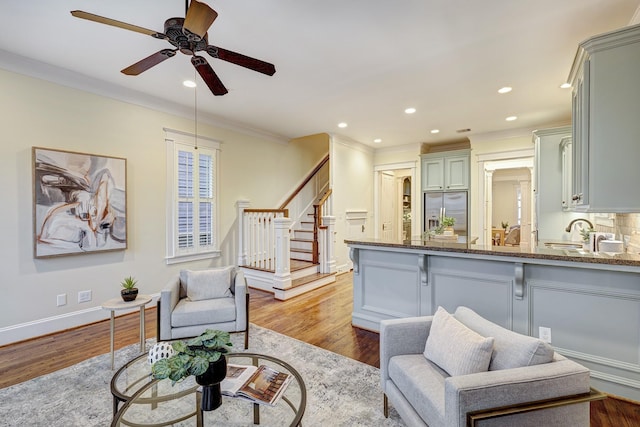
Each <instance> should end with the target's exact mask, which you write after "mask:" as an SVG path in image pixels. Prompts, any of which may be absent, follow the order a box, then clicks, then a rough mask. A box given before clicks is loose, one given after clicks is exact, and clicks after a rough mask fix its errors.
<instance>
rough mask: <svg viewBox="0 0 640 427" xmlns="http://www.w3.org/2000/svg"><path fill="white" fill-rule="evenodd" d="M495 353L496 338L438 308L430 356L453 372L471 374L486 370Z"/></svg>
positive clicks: (427, 351)
mask: <svg viewBox="0 0 640 427" xmlns="http://www.w3.org/2000/svg"><path fill="white" fill-rule="evenodd" d="M492 352H493V338H492V337H483V336H482V335H480V334H478V333H477V332H474V331H472V330H471V329H469V328H467V327H466V326H465V325H463V324H462V323H460V322H459V321H457V320H456V319H455V318H454V317H453V316H452V315H450V314H449V313H447V312H446V310H445V309H444V308H442V307H438V310H437V311H436V314H435V315H434V316H433V321H432V323H431V330H430V331H429V336H428V337H427V343H426V345H425V348H424V356H425V357H426V358H427V359H429V360H430V361H432V362H433V363H435V364H436V365H438V366H439V367H441V368H442V369H444V370H445V371H446V372H447V373H448V374H449V375H452V376H453V375H467V374H474V373H476V372H486V371H487V370H488V369H489V362H490V361H491V353H492Z"/></svg>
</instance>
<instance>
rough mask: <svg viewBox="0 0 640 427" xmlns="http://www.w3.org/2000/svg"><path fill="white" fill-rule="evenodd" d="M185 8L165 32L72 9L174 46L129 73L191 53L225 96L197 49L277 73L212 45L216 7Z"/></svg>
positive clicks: (271, 67) (206, 78)
mask: <svg viewBox="0 0 640 427" xmlns="http://www.w3.org/2000/svg"><path fill="white" fill-rule="evenodd" d="M185 9H186V15H185V17H184V18H169V19H167V20H166V21H165V22H164V33H160V32H156V31H153V30H149V29H147V28H143V27H139V26H137V25H132V24H127V23H126V22H121V21H116V20H115V19H110V18H105V17H103V16H99V15H94V14H92V13H88V12H83V11H81V10H73V11H71V15H73V16H75V17H76V18H81V19H87V20H89V21H94V22H98V23H100V24H106V25H112V26H114V27H119V28H124V29H125V30H129V31H135V32H137V33H142V34H146V35H149V36H151V37H154V38H156V39H163V40H167V41H168V42H169V43H171V44H172V45H173V46H174V49H162V50H160V51H158V52H156V53H154V54H152V55H149V56H148V57H146V58H144V59H142V60H140V61H138V62H136V63H135V64H133V65H130V66H128V67H127V68H125V69H123V70H122V71H121V72H122V73H124V74H126V75H129V76H137V75H138V74H140V73H142V72H144V71H147V70H148V69H150V68H151V67H154V66H156V65H158V64H159V63H161V62H162V61H165V60H166V59H169V58H171V57H173V56H175V54H176V52H177V51H180V52H182V53H184V54H185V55H190V56H191V64H193V66H194V67H195V69H196V70H197V71H198V74H200V77H202V79H203V80H204V81H205V83H206V84H207V86H208V87H209V89H210V90H211V92H212V93H213V94H214V95H224V94H225V93H227V92H228V91H227V88H226V87H225V86H224V84H222V81H221V80H220V78H219V77H218V75H217V74H216V73H215V71H213V68H211V65H209V63H208V62H207V60H206V59H205V58H204V57H202V56H199V55H197V54H196V53H197V52H200V51H205V52H207V53H208V54H209V55H210V56H212V57H213V58H217V59H221V60H223V61H227V62H231V63H232V64H236V65H239V66H241V67H245V68H248V69H250V70H253V71H257V72H259V73H262V74H266V75H268V76H272V75H273V74H274V73H275V72H276V68H275V67H274V65H273V64H270V63H268V62H264V61H261V60H259V59H255V58H251V57H249V56H245V55H242V54H240V53H236V52H232V51H230V50H226V49H222V48H220V47H217V46H212V45H210V44H209V42H208V39H207V30H208V29H209V27H210V26H211V24H213V21H214V20H215V19H216V18H217V17H218V13H217V12H216V11H215V10H213V9H211V8H210V7H209V6H207V5H206V4H204V3H201V2H199V1H197V0H191V4H190V5H189V0H185Z"/></svg>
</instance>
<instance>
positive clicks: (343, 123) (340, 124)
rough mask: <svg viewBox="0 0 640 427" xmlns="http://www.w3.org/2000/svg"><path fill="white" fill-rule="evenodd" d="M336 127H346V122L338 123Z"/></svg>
mask: <svg viewBox="0 0 640 427" xmlns="http://www.w3.org/2000/svg"><path fill="white" fill-rule="evenodd" d="M338 127H339V128H346V127H347V124H346V123H345V122H342V123H338Z"/></svg>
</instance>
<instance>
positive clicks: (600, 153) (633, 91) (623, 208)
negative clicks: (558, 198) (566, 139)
mask: <svg viewBox="0 0 640 427" xmlns="http://www.w3.org/2000/svg"><path fill="white" fill-rule="evenodd" d="M569 81H570V82H571V84H572V88H573V93H572V110H573V123H572V124H573V129H572V133H573V141H572V176H573V178H572V191H571V193H572V201H571V208H572V209H573V210H576V211H580V212H612V213H613V212H621V213H624V212H640V198H639V197H637V186H638V182H640V167H638V159H640V25H636V26H630V27H625V28H622V29H620V30H616V31H612V32H610V33H606V34H602V35H598V36H595V37H592V38H590V39H588V40H585V41H584V42H582V43H581V44H580V46H579V48H578V52H577V54H576V57H575V59H574V62H573V66H572V68H571V73H570V75H569Z"/></svg>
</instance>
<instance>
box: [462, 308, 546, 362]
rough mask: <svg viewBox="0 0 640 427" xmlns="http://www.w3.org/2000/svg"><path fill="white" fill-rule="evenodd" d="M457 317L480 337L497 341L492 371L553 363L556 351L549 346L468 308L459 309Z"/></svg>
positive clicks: (492, 360)
mask: <svg viewBox="0 0 640 427" xmlns="http://www.w3.org/2000/svg"><path fill="white" fill-rule="evenodd" d="M455 317H456V319H458V320H459V321H460V322H462V323H463V324H464V325H467V327H469V328H471V329H472V330H474V331H476V332H477V333H479V334H482V335H485V336H487V335H491V336H492V337H494V339H495V343H494V349H493V356H492V357H491V364H490V365H489V370H490V371H497V370H500V369H511V368H520V367H523V366H532V365H539V364H542V363H549V362H551V361H552V360H553V354H554V350H553V347H551V346H550V345H549V344H547V343H546V342H544V341H542V340H540V339H538V338H534V337H530V336H528V335H522V334H519V333H517V332H513V331H511V330H509V329H506V328H503V327H502V326H500V325H496V324H495V323H493V322H491V321H489V320H487V319H485V318H484V317H482V316H480V315H479V314H478V313H476V312H475V311H473V310H471V309H470V308H468V307H464V306H460V307H458V308H457V309H456V312H455Z"/></svg>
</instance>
